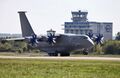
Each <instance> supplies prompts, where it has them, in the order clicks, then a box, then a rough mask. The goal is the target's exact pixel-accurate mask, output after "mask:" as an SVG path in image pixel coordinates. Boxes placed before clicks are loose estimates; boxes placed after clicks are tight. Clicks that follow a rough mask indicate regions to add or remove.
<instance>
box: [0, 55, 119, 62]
mask: <svg viewBox="0 0 120 78" xmlns="http://www.w3.org/2000/svg"><path fill="white" fill-rule="evenodd" d="M0 58H2V59H45V60H111V61H120V58H116V57H26V56H0Z"/></svg>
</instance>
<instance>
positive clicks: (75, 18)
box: [64, 10, 113, 40]
mask: <svg viewBox="0 0 120 78" xmlns="http://www.w3.org/2000/svg"><path fill="white" fill-rule="evenodd" d="M71 13H72V22H65V23H64V33H66V34H67V33H69V34H88V33H93V34H94V36H95V35H98V34H102V35H103V36H104V40H111V39H112V32H113V31H112V26H113V23H112V22H94V21H88V19H87V14H88V12H87V11H81V10H79V11H74V12H71Z"/></svg>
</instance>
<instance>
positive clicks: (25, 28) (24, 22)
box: [18, 11, 35, 37]
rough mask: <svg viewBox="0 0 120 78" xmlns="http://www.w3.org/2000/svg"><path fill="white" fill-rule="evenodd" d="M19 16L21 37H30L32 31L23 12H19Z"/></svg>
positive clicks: (32, 33)
mask: <svg viewBox="0 0 120 78" xmlns="http://www.w3.org/2000/svg"><path fill="white" fill-rule="evenodd" d="M18 13H19V16H20V23H21V30H22V36H23V37H26V36H31V35H34V34H35V33H34V31H33V29H32V27H31V25H30V23H29V21H28V19H27V17H26V15H25V11H19V12H18Z"/></svg>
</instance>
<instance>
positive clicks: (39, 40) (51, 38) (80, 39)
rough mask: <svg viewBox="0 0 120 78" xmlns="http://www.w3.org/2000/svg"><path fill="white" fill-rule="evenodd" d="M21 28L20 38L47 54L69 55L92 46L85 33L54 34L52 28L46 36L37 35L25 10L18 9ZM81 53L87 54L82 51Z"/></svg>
mask: <svg viewBox="0 0 120 78" xmlns="http://www.w3.org/2000/svg"><path fill="white" fill-rule="evenodd" d="M18 13H19V16H20V23H21V30H22V37H23V38H21V39H22V40H26V41H27V42H28V44H30V45H31V46H32V47H36V48H38V49H40V50H42V51H45V52H47V53H48V55H49V56H58V53H60V56H70V51H73V50H78V49H84V50H87V49H90V48H92V47H93V46H94V43H93V41H92V40H91V39H90V38H89V37H88V36H87V35H76V34H59V35H56V34H55V31H53V30H52V29H51V30H50V31H47V35H46V36H40V37H38V36H37V35H36V34H35V33H34V31H33V29H32V27H31V25H30V23H29V21H28V19H27V17H26V14H25V13H26V12H25V11H19V12H18ZM21 39H11V40H21ZM83 54H86V55H87V54H88V52H87V51H84V52H83Z"/></svg>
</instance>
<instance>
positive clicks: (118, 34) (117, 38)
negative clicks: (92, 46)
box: [115, 32, 120, 40]
mask: <svg viewBox="0 0 120 78" xmlns="http://www.w3.org/2000/svg"><path fill="white" fill-rule="evenodd" d="M115 40H120V32H118V33H117V35H116V38H115Z"/></svg>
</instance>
